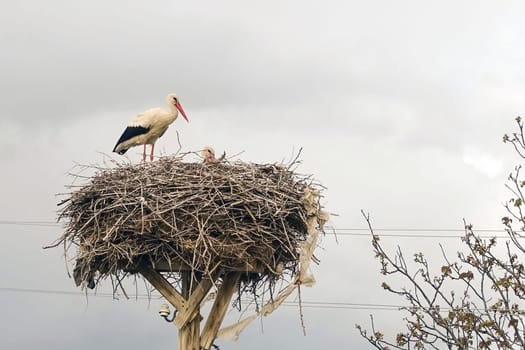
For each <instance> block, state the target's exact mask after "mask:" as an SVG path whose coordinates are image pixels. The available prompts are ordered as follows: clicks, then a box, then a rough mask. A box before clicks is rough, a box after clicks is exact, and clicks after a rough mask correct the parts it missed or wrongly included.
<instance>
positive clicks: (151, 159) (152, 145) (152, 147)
mask: <svg viewBox="0 0 525 350" xmlns="http://www.w3.org/2000/svg"><path fill="white" fill-rule="evenodd" d="M154 149H155V143H152V144H151V153H150V154H149V160H150V161H152V162H153V150H154Z"/></svg>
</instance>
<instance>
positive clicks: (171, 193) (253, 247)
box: [53, 155, 323, 295]
mask: <svg viewBox="0 0 525 350" xmlns="http://www.w3.org/2000/svg"><path fill="white" fill-rule="evenodd" d="M185 156H187V155H182V156H176V157H164V158H161V159H160V160H158V161H155V162H150V163H141V164H137V165H130V164H118V165H117V166H116V167H110V168H100V167H97V168H94V170H95V173H94V175H93V176H91V177H89V178H88V181H87V183H86V184H84V185H81V186H72V187H71V192H70V193H68V194H67V195H66V196H67V198H66V199H65V200H63V201H62V202H61V203H60V204H59V206H60V209H59V220H60V221H62V222H64V224H65V232H64V234H63V235H62V236H61V237H60V238H59V239H58V241H57V242H56V244H54V245H53V246H58V245H60V244H63V246H64V249H65V250H66V256H67V253H68V252H69V253H70V250H71V249H72V247H73V248H76V251H75V254H76V255H75V266H74V273H73V276H74V279H75V282H76V284H77V285H87V286H88V287H90V288H93V287H95V286H96V285H97V284H98V283H99V282H100V281H101V280H103V279H105V278H108V277H110V278H111V279H112V280H113V281H120V280H122V278H123V277H125V276H127V275H129V274H134V273H135V272H136V268H137V266H138V265H139V264H150V265H153V266H154V267H157V268H159V269H161V270H164V271H167V270H172V271H173V272H176V271H177V270H180V269H191V270H193V271H195V272H197V273H198V274H202V275H209V276H211V275H214V276H220V275H221V274H222V273H225V272H228V271H232V270H235V271H246V274H245V275H244V277H243V279H242V281H243V284H242V285H241V288H243V289H244V290H250V291H252V293H254V295H257V293H259V292H257V290H259V291H260V290H261V288H262V290H263V291H268V290H270V292H273V288H274V286H275V282H277V281H280V280H283V279H290V280H291V278H293V277H294V276H296V275H297V273H298V272H299V270H298V269H299V252H300V248H301V243H302V242H304V241H306V240H307V238H308V234H309V231H308V227H307V222H308V219H309V218H311V217H312V216H317V217H319V218H320V220H319V227H318V228H319V229H320V230H322V224H323V222H322V220H323V219H322V211H321V205H320V204H319V198H320V191H321V190H322V186H321V185H320V184H318V183H316V182H315V181H313V179H312V178H311V177H310V176H304V175H299V174H297V173H295V170H294V169H295V167H296V165H297V161H296V160H294V161H292V162H291V164H289V165H280V164H279V165H278V164H253V163H245V162H241V161H237V162H234V163H219V164H217V163H212V164H203V163H195V162H185V161H184V157H185ZM174 275H176V274H174Z"/></svg>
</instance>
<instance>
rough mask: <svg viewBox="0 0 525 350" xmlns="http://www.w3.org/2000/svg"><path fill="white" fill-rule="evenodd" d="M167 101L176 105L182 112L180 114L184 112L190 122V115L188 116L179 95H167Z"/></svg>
mask: <svg viewBox="0 0 525 350" xmlns="http://www.w3.org/2000/svg"><path fill="white" fill-rule="evenodd" d="M167 101H168V105H170V106H174V107H175V108H177V110H178V111H179V112H180V114H182V116H183V117H184V119H186V121H187V122H188V123H189V122H190V121H189V120H188V117H187V116H186V112H184V108H182V105H181V104H180V102H179V98H178V97H177V95H175V94H169V95H168V97H167Z"/></svg>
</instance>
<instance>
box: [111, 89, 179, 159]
mask: <svg viewBox="0 0 525 350" xmlns="http://www.w3.org/2000/svg"><path fill="white" fill-rule="evenodd" d="M166 101H167V102H168V106H169V110H166V109H164V108H152V109H148V110H147V111H144V112H142V113H141V114H139V115H137V116H136V117H135V118H133V119H132V120H131V121H130V122H129V124H128V127H127V128H126V130H124V132H123V133H122V136H120V138H119V139H118V141H117V144H116V145H115V148H113V152H116V153H118V154H124V153H126V151H127V150H128V149H130V148H131V147H134V146H140V145H144V153H143V157H142V160H143V161H146V145H151V152H150V155H149V159H150V160H151V161H153V150H154V149H155V142H156V141H157V140H158V139H159V137H161V136H162V135H164V133H165V132H166V130H167V129H168V127H169V126H170V124H171V123H173V122H174V121H175V119H177V116H178V115H179V111H180V113H181V114H182V116H183V117H184V119H186V121H187V122H189V120H188V117H187V116H186V113H185V112H184V109H183V108H182V106H181V104H180V103H179V99H178V97H177V95H175V94H169V95H168V97H167V98H166Z"/></svg>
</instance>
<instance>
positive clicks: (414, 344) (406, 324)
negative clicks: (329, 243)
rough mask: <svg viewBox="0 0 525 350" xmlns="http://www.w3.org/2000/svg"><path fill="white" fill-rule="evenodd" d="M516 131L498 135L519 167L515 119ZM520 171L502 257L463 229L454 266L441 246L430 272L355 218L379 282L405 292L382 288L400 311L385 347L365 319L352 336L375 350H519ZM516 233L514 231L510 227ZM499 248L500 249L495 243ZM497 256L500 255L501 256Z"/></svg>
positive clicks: (524, 328) (524, 289)
mask: <svg viewBox="0 0 525 350" xmlns="http://www.w3.org/2000/svg"><path fill="white" fill-rule="evenodd" d="M516 122H517V125H518V131H517V132H515V133H512V135H510V136H509V135H505V136H504V137H503V142H505V143H510V144H511V145H513V147H514V149H515V151H516V152H517V154H518V155H519V156H520V157H521V158H522V159H525V135H524V124H523V121H522V119H521V118H520V117H517V118H516ZM520 170H521V165H519V166H517V167H516V168H515V169H514V171H513V172H512V173H511V174H510V175H509V178H508V183H507V188H508V189H509V191H510V194H511V198H510V199H509V200H508V202H507V203H506V204H505V207H506V209H507V211H508V216H506V217H504V218H502V223H503V225H504V227H505V230H506V232H507V233H508V236H509V238H510V241H507V242H506V243H505V249H504V250H502V249H496V244H497V243H498V242H497V240H496V238H491V239H483V238H482V237H480V235H478V234H476V232H475V230H474V229H473V227H472V225H470V224H467V223H466V222H465V223H464V224H465V225H464V227H465V234H464V236H463V237H462V242H463V243H464V248H463V251H462V252H458V253H457V255H456V257H455V258H454V261H452V260H451V259H449V258H448V256H447V254H446V253H445V251H444V249H443V247H442V246H440V248H441V252H442V256H443V259H442V262H441V263H439V264H438V265H437V266H434V267H431V266H430V264H429V261H428V260H427V259H426V257H425V256H424V255H423V254H422V253H416V254H414V255H413V256H412V257H411V258H410V259H408V258H407V256H406V255H405V254H404V253H403V252H402V250H401V248H400V247H398V248H397V250H396V251H395V252H393V253H392V252H388V251H386V250H385V249H384V247H383V246H382V242H381V240H380V237H379V236H378V235H376V234H375V232H374V229H373V227H372V224H371V221H370V216H369V215H368V214H366V213H365V212H362V213H363V216H364V217H365V219H366V221H367V223H368V226H369V229H370V232H371V234H372V247H373V250H374V252H375V256H376V258H377V259H378V260H379V262H380V266H381V274H383V275H385V276H397V277H398V278H399V277H401V280H402V281H404V283H405V284H406V286H405V287H400V288H397V287H392V286H390V285H389V284H387V283H386V282H383V284H382V287H383V289H384V290H386V291H387V292H390V293H393V294H395V295H399V296H400V297H402V298H403V299H404V300H405V303H406V306H404V307H401V308H400V312H402V313H403V314H404V315H405V316H404V318H403V322H402V323H401V324H402V328H403V329H402V330H400V331H399V332H398V333H397V335H395V337H393V339H390V340H389V339H388V337H386V336H385V334H383V332H381V331H379V330H378V329H377V328H376V326H375V325H374V318H373V316H372V315H371V316H370V317H371V326H370V327H371V329H365V328H364V327H362V326H360V325H356V327H357V329H358V331H359V332H360V334H361V335H362V336H363V337H364V338H366V339H367V340H368V342H369V343H370V344H371V345H372V346H373V347H375V348H377V349H382V350H384V349H461V350H463V349H465V350H466V349H525V270H524V266H523V263H522V262H521V260H520V257H523V253H525V249H524V247H523V245H522V242H521V238H522V237H523V234H524V232H525V212H524V210H525V209H524V208H523V206H524V205H525V204H524V203H525V198H524V194H523V187H524V186H525V181H524V180H522V179H521V176H520ZM517 226H519V227H517ZM499 243H500V244H501V242H499ZM502 252H503V253H502Z"/></svg>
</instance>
